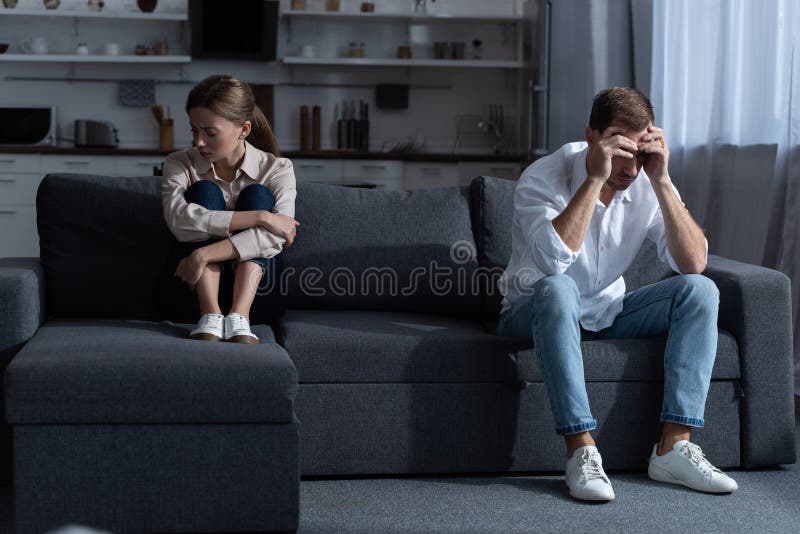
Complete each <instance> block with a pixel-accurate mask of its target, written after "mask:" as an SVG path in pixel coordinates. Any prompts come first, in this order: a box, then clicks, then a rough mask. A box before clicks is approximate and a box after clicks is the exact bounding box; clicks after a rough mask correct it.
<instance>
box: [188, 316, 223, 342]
mask: <svg viewBox="0 0 800 534" xmlns="http://www.w3.org/2000/svg"><path fill="white" fill-rule="evenodd" d="M223 319H224V317H223V316H222V315H220V314H219V313H206V314H205V315H203V316H202V317H200V321H198V322H197V328H195V329H194V330H192V331H191V332H189V337H190V338H192V339H198V340H200V341H220V340H221V339H222V337H223V336H224V326H223V324H224V321H223Z"/></svg>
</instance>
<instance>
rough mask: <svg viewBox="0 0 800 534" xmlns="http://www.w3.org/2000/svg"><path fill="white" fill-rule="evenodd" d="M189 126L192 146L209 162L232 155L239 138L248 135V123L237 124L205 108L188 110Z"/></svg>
mask: <svg viewBox="0 0 800 534" xmlns="http://www.w3.org/2000/svg"><path fill="white" fill-rule="evenodd" d="M189 125H190V126H191V127H192V140H193V141H194V146H195V147H197V150H198V151H199V152H200V155H201V156H203V158H204V159H206V160H208V161H210V162H215V161H218V160H221V159H223V158H226V157H228V156H230V155H231V154H233V153H234V151H235V150H236V147H237V145H238V144H239V136H242V135H243V136H245V137H246V136H247V135H248V134H249V133H250V121H245V123H244V124H237V123H235V122H232V121H230V120H228V119H226V118H224V117H220V116H219V115H217V114H216V113H214V112H213V111H211V110H210V109H208V108H206V107H196V108H192V109H190V110H189Z"/></svg>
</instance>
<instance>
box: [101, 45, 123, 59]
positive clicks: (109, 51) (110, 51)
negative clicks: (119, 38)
mask: <svg viewBox="0 0 800 534" xmlns="http://www.w3.org/2000/svg"><path fill="white" fill-rule="evenodd" d="M103 53H104V54H105V55H107V56H118V55H119V43H106V44H105V46H104V47H103Z"/></svg>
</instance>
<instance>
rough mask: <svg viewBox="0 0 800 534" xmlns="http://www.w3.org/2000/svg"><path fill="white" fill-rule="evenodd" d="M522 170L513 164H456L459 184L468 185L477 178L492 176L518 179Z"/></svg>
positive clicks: (517, 164) (516, 164) (518, 165)
mask: <svg viewBox="0 0 800 534" xmlns="http://www.w3.org/2000/svg"><path fill="white" fill-rule="evenodd" d="M521 173H522V169H521V167H520V164H519V163H515V162H491V163H483V162H463V161H462V162H461V163H459V164H458V180H459V183H462V184H468V183H470V182H471V181H472V179H473V178H477V177H478V176H493V177H495V178H505V179H506V180H517V179H519V176H520V174H521Z"/></svg>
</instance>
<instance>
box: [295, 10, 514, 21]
mask: <svg viewBox="0 0 800 534" xmlns="http://www.w3.org/2000/svg"><path fill="white" fill-rule="evenodd" d="M281 15H282V16H285V17H294V18H311V19H330V20H363V21H368V20H373V21H397V20H402V21H405V20H407V21H411V22H459V21H462V22H464V21H466V22H474V21H483V22H518V21H521V20H523V18H522V16H520V15H446V14H433V13H431V14H428V15H415V14H413V13H343V12H339V11H284V12H283V13H281Z"/></svg>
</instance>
